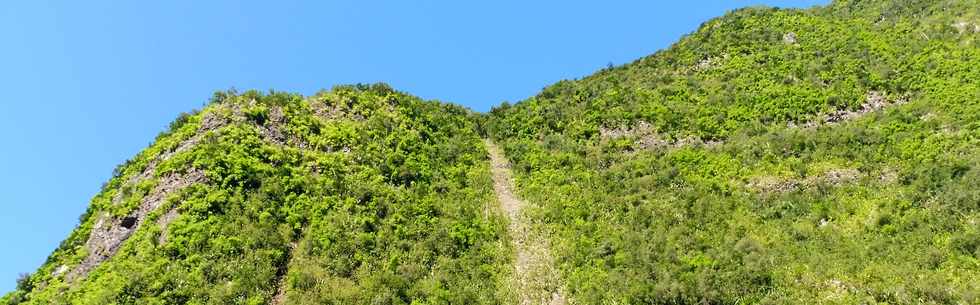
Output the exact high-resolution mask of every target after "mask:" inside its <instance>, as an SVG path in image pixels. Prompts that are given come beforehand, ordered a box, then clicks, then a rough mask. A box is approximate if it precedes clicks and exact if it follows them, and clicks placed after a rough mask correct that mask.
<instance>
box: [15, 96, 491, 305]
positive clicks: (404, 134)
mask: <svg viewBox="0 0 980 305" xmlns="http://www.w3.org/2000/svg"><path fill="white" fill-rule="evenodd" d="M468 116H470V114H469V112H468V110H465V109H463V108H461V107H458V106H452V105H446V104H441V103H437V102H425V101H421V100H419V99H417V98H414V97H410V96H407V95H404V94H402V93H398V92H394V91H392V90H391V89H389V88H387V87H386V86H383V85H374V86H370V87H368V86H352V87H338V88H335V89H334V90H332V91H330V92H324V93H321V94H318V95H316V96H314V97H312V98H309V99H303V98H301V97H299V96H296V95H291V94H283V93H270V94H267V95H263V94H260V93H257V92H246V93H243V94H235V93H233V92H232V93H219V94H217V95H216V96H215V99H214V101H213V102H212V104H211V105H210V106H208V107H206V108H205V109H204V110H203V111H202V112H200V113H196V114H192V115H187V116H182V117H181V118H180V119H178V120H177V121H175V123H174V124H173V125H172V130H171V131H170V132H169V133H166V134H163V135H161V136H160V137H159V138H158V140H157V142H156V143H155V144H154V145H152V146H151V147H150V148H148V149H147V150H146V151H144V152H143V153H141V154H140V155H139V156H137V157H136V158H135V159H134V160H133V161H131V162H128V163H127V164H125V165H123V166H121V167H120V169H118V170H117V173H118V175H117V177H115V178H113V179H112V181H110V182H109V183H108V184H107V186H106V188H105V189H104V190H103V192H102V193H100V194H99V195H98V196H96V198H95V199H94V200H93V202H92V205H91V208H90V209H89V211H88V213H86V215H84V216H83V217H82V224H81V226H80V227H79V228H78V230H76V231H75V232H74V233H73V234H72V235H71V236H70V237H69V238H68V239H67V240H66V241H65V242H64V243H63V244H62V246H61V247H60V248H59V249H58V250H57V251H55V253H54V254H52V255H51V257H50V258H49V260H48V262H47V263H46V264H45V265H44V266H43V267H42V268H41V269H40V270H38V271H37V272H36V273H35V274H34V276H31V277H29V278H26V279H24V280H23V281H21V283H22V284H21V285H20V286H19V288H18V290H17V291H16V292H14V293H12V294H11V295H8V296H7V297H6V299H4V300H5V301H6V302H4V303H12V304H16V303H19V302H20V301H26V304H265V303H267V302H269V301H270V300H271V299H272V298H273V297H274V295H275V294H276V292H277V291H276V290H277V283H279V282H282V286H283V288H282V291H283V297H284V298H285V300H286V301H287V303H289V304H357V303H371V302H380V303H384V304H408V303H413V302H415V303H418V304H496V303H499V301H498V300H497V294H498V292H497V291H498V289H497V285H498V283H500V282H502V281H496V279H497V278H498V276H500V275H502V274H506V273H507V272H506V270H503V269H504V267H505V266H506V263H507V262H508V256H507V253H508V251H509V250H508V248H506V247H505V245H506V244H505V243H502V242H500V240H501V238H502V236H501V234H502V232H504V231H503V228H504V226H503V224H502V223H501V221H502V220H501V219H500V218H499V217H498V216H497V214H488V213H485V211H486V210H487V207H488V206H490V205H492V204H493V199H492V198H493V193H492V185H491V179H490V176H489V168H488V166H487V164H486V162H484V160H485V158H486V157H485V156H486V152H485V150H484V149H483V146H482V144H481V143H482V142H481V139H480V137H479V136H478V135H477V134H476V132H475V128H473V125H472V123H471V121H470V120H468V119H467V118H468ZM187 143H194V144H187ZM182 146H184V147H183V148H182ZM167 155H169V157H164V156H167ZM144 171H148V172H149V173H150V175H147V177H148V178H146V180H143V181H140V180H139V178H137V179H136V180H131V179H133V177H138V176H140V175H141V173H143V172H144ZM193 171H202V172H203V174H204V176H205V177H206V179H204V181H206V182H200V183H193V184H189V185H187V186H186V187H184V188H181V189H174V191H172V192H170V193H169V195H168V196H167V198H166V203H165V204H163V205H162V206H163V208H161V209H159V210H156V211H154V212H153V213H151V214H150V215H149V216H148V217H147V218H146V219H145V220H144V221H143V223H142V225H140V226H139V227H137V228H136V229H135V233H134V234H132V235H131V237H129V239H128V240H127V241H126V242H125V243H124V244H122V247H121V248H120V249H119V250H118V252H117V253H116V254H115V255H114V256H113V257H111V258H110V259H108V260H106V261H105V262H104V263H102V264H101V265H99V266H97V267H95V268H94V269H93V270H92V272H91V273H89V274H88V276H87V277H85V278H84V279H79V280H78V281H77V282H74V283H72V282H70V280H68V279H67V278H68V277H70V274H72V271H68V270H64V269H62V270H59V268H77V267H76V266H77V265H78V264H79V263H81V262H83V257H85V256H86V255H91V254H89V253H86V252H87V251H88V249H90V248H91V247H88V246H87V242H86V241H87V239H88V238H89V235H90V232H92V231H93V230H94V229H93V227H95V226H97V225H96V224H95V223H96V222H97V221H99V219H100V215H103V213H105V214H107V215H114V216H110V217H122V216H125V215H131V214H132V213H133V211H134V210H135V209H138V205H140V203H141V202H146V199H145V198H146V196H147V194H148V193H152V192H150V191H149V190H155V191H153V192H157V190H160V189H155V186H156V184H161V183H164V182H163V181H165V180H171V181H172V180H174V179H168V178H167V177H173V175H177V176H178V177H180V175H185V176H186V174H187V173H190V172H193ZM177 180H179V179H177ZM126 181H138V182H136V183H134V184H133V185H130V184H128V183H127V182H126ZM113 198H117V199H113ZM168 211H177V212H178V215H179V216H177V217H176V218H175V219H173V220H172V221H171V222H170V223H169V225H166V226H164V225H160V224H161V223H162V222H161V219H164V218H165V216H164V215H165V214H166V213H167V212H168ZM62 266H64V267H62ZM287 270H288V271H287ZM281 277H285V278H284V279H282V280H280V278H281ZM459 283H466V284H465V285H461V284H459Z"/></svg>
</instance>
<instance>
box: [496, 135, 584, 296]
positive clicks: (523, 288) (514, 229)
mask: <svg viewBox="0 0 980 305" xmlns="http://www.w3.org/2000/svg"><path fill="white" fill-rule="evenodd" d="M486 146H487V150H488V151H489V153H490V162H491V165H492V167H491V170H492V172H493V182H494V183H493V188H494V191H495V192H496V193H497V199H498V201H499V202H500V209H501V210H503V211H504V213H506V214H507V218H508V219H509V220H510V223H509V226H508V231H509V232H510V236H511V242H512V243H513V244H514V249H515V250H516V252H517V259H516V260H515V261H514V277H513V282H512V284H513V288H514V291H515V292H516V293H517V297H518V300H519V303H520V304H521V305H532V304H534V305H537V304H548V305H564V304H566V303H567V301H566V299H565V292H564V288H563V286H564V285H562V283H561V279H560V276H559V275H558V270H557V269H555V267H554V259H553V258H552V257H551V250H550V247H549V245H548V241H547V239H546V238H545V237H544V236H542V234H539V233H536V232H533V231H532V228H531V225H530V223H529V220H528V219H527V216H526V215H524V213H523V212H522V211H523V209H524V207H525V203H524V201H522V200H521V199H519V198H518V197H517V196H516V195H515V194H514V184H513V180H512V178H511V172H510V162H508V161H507V159H506V158H504V156H503V154H502V153H501V151H500V149H499V148H497V146H496V145H494V143H493V142H491V141H489V140H487V141H486Z"/></svg>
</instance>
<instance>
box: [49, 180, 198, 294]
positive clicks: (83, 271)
mask: <svg viewBox="0 0 980 305" xmlns="http://www.w3.org/2000/svg"><path fill="white" fill-rule="evenodd" d="M204 181H205V176H204V173H203V172H201V171H199V170H194V169H191V170H189V171H188V172H187V173H182V174H171V175H169V176H166V177H163V178H161V180H160V182H159V183H158V184H157V186H156V187H155V188H154V189H153V190H152V191H151V192H150V193H149V194H148V195H146V197H144V198H143V201H142V202H141V203H140V206H139V207H138V208H137V209H136V210H135V211H133V212H132V213H130V214H129V215H126V216H125V217H122V218H115V217H112V216H110V215H101V216H99V219H98V220H97V221H96V223H95V226H93V227H92V233H91V234H90V235H89V239H88V241H86V242H85V249H86V250H87V251H88V256H86V257H85V260H83V261H82V263H81V264H79V265H78V266H76V267H75V268H74V269H72V270H71V271H70V272H68V274H67V275H66V279H67V281H68V282H74V281H76V280H78V279H81V278H84V277H85V276H86V275H88V273H89V272H91V271H92V270H94V269H95V268H96V267H98V265H99V264H100V263H102V262H104V261H105V260H107V259H109V258H111V257H112V256H113V255H115V254H116V252H117V251H119V247H120V246H122V244H123V242H125V241H126V240H127V239H129V237H130V236H131V235H132V234H133V232H135V231H136V230H137V229H139V227H140V226H141V225H142V224H143V222H144V221H145V220H146V217H147V216H149V214H150V213H152V212H153V211H156V210H157V209H159V208H160V207H161V206H162V205H163V204H164V203H165V202H166V199H167V197H168V196H169V195H170V194H173V193H174V192H176V191H178V190H180V189H183V188H185V187H187V186H190V185H192V184H195V183H201V182H204Z"/></svg>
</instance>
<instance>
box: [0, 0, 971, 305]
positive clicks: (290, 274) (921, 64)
mask: <svg viewBox="0 0 980 305" xmlns="http://www.w3.org/2000/svg"><path fill="white" fill-rule="evenodd" d="M978 37H980V2H978V1H976V0H959V1H952V0H939V1H923V0H902V1H872V0H863V1H859V0H839V1H834V2H833V3H831V4H830V5H828V6H825V7H815V8H812V9H805V10H799V9H775V8H765V7H753V8H746V9H740V10H736V11H733V12H730V13H728V14H727V15H725V16H723V17H720V18H716V19H713V20H710V21H707V22H705V23H704V24H702V26H701V27H700V28H699V29H698V30H697V31H695V32H694V33H692V34H690V35H688V36H686V37H684V38H682V39H681V40H680V41H679V42H677V43H676V44H674V45H673V46H671V47H670V48H668V49H665V50H662V51H660V52H657V53H656V54H653V55H651V56H648V57H645V58H642V59H639V60H637V61H635V62H633V63H630V64H626V65H623V66H619V67H612V68H609V69H604V70H602V71H599V72H597V73H596V74H594V75H591V76H588V77H585V78H583V79H579V80H567V81H561V82H559V83H557V84H554V85H552V86H549V87H547V88H545V89H544V90H543V91H542V92H541V93H540V94H538V95H536V96H534V97H531V98H528V99H527V100H524V101H521V102H518V103H516V104H514V105H510V104H507V103H504V104H503V105H501V106H499V107H495V108H494V109H493V110H491V111H490V113H488V114H478V113H474V112H472V111H469V110H467V109H465V108H463V107H460V106H455V105H452V104H446V103H441V102H436V101H423V100H420V99H418V98H416V97H413V96H410V95H408V94H405V93H401V92H398V91H395V90H393V89H391V88H389V87H388V86H386V85H383V84H378V85H356V86H339V87H336V88H334V89H332V90H330V91H324V92H321V93H318V94H316V95H314V96H310V97H303V96H299V95H295V94H287V93H281V92H270V93H267V94H263V93H259V92H255V91H248V92H244V93H238V92H233V91H232V92H219V93H216V94H215V96H214V97H213V98H212V101H211V103H209V105H208V106H206V107H205V108H204V109H202V110H200V111H197V112H194V113H190V114H186V115H183V116H181V117H180V118H178V119H177V120H176V121H174V123H172V124H171V126H170V129H169V130H168V131H167V132H165V133H162V134H161V135H160V136H159V137H157V139H156V141H155V142H154V143H153V144H152V145H150V146H149V147H148V148H147V149H146V150H144V151H143V152H141V153H140V154H138V155H137V156H136V157H134V158H133V159H132V160H130V161H128V162H126V163H125V164H122V165H120V166H119V167H118V168H117V169H116V171H115V172H114V175H113V178H112V179H111V180H110V181H109V182H107V183H106V185H105V187H104V188H103V190H102V191H101V192H100V193H99V194H98V195H97V196H96V197H95V198H94V199H93V200H92V203H91V205H90V207H89V209H88V211H86V213H85V214H84V215H82V217H81V218H80V224H79V226H78V228H77V229H76V230H74V231H73V232H72V233H71V235H70V236H69V237H68V238H67V239H66V240H65V241H64V242H63V243H62V244H61V245H60V246H59V247H58V249H56V250H55V251H54V253H52V254H51V256H50V257H49V258H48V260H47V262H46V263H45V264H44V265H43V266H41V267H40V268H39V269H38V270H37V271H35V272H34V273H32V274H29V275H26V276H24V277H22V278H21V279H19V280H18V285H17V289H16V290H15V291H13V292H11V293H9V294H7V295H6V296H4V297H3V298H0V304H565V303H567V304H737V303H753V304H754V303H767V304H812V303H817V304H875V303H878V304H977V303H980V293H978V291H980V280H978V279H980V164H978V163H980V83H978V82H980V41H978V39H977V38H978ZM515 73H516V72H515ZM494 143H496V144H494ZM498 145H499V147H498Z"/></svg>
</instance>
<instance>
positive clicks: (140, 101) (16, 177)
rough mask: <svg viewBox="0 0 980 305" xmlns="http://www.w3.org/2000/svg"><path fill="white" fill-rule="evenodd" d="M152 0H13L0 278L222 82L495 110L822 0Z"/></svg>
mask: <svg viewBox="0 0 980 305" xmlns="http://www.w3.org/2000/svg"><path fill="white" fill-rule="evenodd" d="M149 2H150V1H64V2H54V1H44V0H38V1H26V0H25V1H20V0H13V1H9V2H6V3H4V4H3V5H2V7H0V40H2V44H0V90H2V93H0V141H2V143H3V144H2V145H0V147H2V148H0V207H2V212H0V293H2V292H3V291H8V290H11V289H13V287H14V279H15V278H16V277H17V274H18V273H22V272H30V271H33V270H34V269H36V268H37V267H38V266H40V264H41V263H43V261H44V259H45V258H46V257H47V255H48V254H50V252H51V251H52V250H53V249H54V248H55V247H57V245H58V243H60V242H61V240H63V239H64V238H65V237H66V236H67V235H68V233H69V232H70V231H71V230H72V229H73V228H74V227H75V226H76V225H77V223H78V216H79V215H81V213H82V212H83V211H84V209H85V208H86V206H87V204H88V201H89V199H90V198H91V197H92V196H93V195H95V193H96V192H97V191H98V190H99V188H100V186H101V184H102V183H103V182H104V181H105V180H107V179H108V178H109V176H110V174H111V172H112V169H113V168H114V167H115V165H116V164H119V163H122V162H123V161H124V160H126V159H127V158H129V157H131V156H133V155H135V154H136V153H137V152H139V151H140V150H141V149H143V148H144V147H146V146H147V145H148V144H149V142H150V141H151V140H152V139H153V138H154V136H156V134H157V133H159V132H160V131H162V130H164V128H166V126H167V124H168V123H169V122H170V121H171V120H172V119H173V118H175V117H176V116H177V115H178V114H179V113H180V112H183V111H190V110H192V109H195V108H200V107H201V106H202V105H203V104H204V102H205V101H206V100H207V98H208V97H209V96H210V95H211V93H212V92H214V91H215V90H224V89H229V88H233V87H234V88H238V89H240V90H243V89H260V90H268V89H276V90H282V91H292V92H298V93H302V94H312V93H314V92H316V91H317V90H319V89H321V88H330V87H331V86H333V85H336V84H345V83H359V82H361V83H368V82H378V81H384V82H387V83H389V84H391V85H392V86H393V87H395V88H396V89H399V90H402V91H406V92H409V93H412V94H415V95H418V96H421V97H423V98H427V99H439V100H443V101H451V102H455V103H459V104H463V105H466V106H469V107H471V108H473V109H475V110H478V111H485V110H488V109H489V108H490V107H491V106H492V105H496V104H499V103H500V102H501V101H505V100H507V101H512V102H513V101H519V100H521V99H523V98H525V97H528V96H531V95H533V94H534V93H536V92H537V91H538V90H540V89H541V88H542V87H544V86H546V85H548V84H550V83H553V82H556V81H558V80H561V79H568V78H578V77H582V76H585V75H588V74H589V73H590V72H592V71H595V70H597V69H599V68H602V67H604V66H606V65H607V64H608V63H613V64H617V65H619V64H624V63H628V62H630V61H632V60H634V59H637V58H639V57H641V56H644V55H647V54H651V53H653V52H655V51H656V50H658V49H661V48H664V47H667V46H669V45H670V43H672V42H674V41H676V40H677V39H678V38H679V37H680V36H681V35H683V34H685V33H689V32H691V31H693V30H695V29H696V28H697V26H698V25H699V24H700V23H701V22H704V21H706V20H708V19H710V18H712V17H716V16H720V15H722V14H724V13H725V12H726V11H728V10H730V9H733V8H738V7H743V6H749V5H757V4H765V5H770V6H779V7H809V6H812V5H816V4H823V3H825V2H826V1H814V0H795V1H773V0H770V1H764V0H758V1H743V0H737V1H733V0H727V1H722V0H714V1H697V2H695V1H601V3H600V1H591V2H586V1H510V0H505V1H309V3H304V2H301V1H276V2H278V3H274V4H273V3H259V2H251V1H234V2H232V1H155V2H154V3H149ZM156 2H159V3H156Z"/></svg>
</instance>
